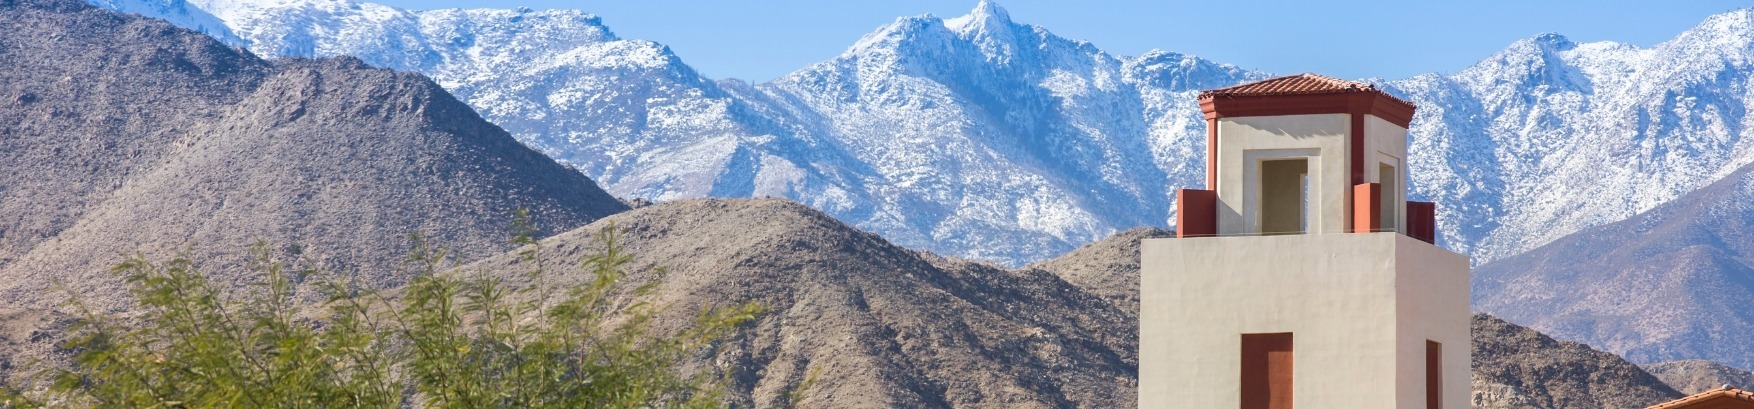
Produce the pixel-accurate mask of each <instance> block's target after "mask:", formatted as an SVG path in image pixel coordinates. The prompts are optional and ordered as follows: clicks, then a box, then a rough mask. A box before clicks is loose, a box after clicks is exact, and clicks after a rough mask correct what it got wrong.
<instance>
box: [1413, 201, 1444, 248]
mask: <svg viewBox="0 0 1754 409" xmlns="http://www.w3.org/2000/svg"><path fill="white" fill-rule="evenodd" d="M1407 236H1408V237H1412V238H1415V239H1419V240H1422V241H1425V242H1426V243H1431V244H1437V203H1432V202H1407Z"/></svg>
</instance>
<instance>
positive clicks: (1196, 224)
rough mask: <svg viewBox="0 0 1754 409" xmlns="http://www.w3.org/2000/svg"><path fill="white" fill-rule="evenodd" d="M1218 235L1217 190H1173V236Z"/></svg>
mask: <svg viewBox="0 0 1754 409" xmlns="http://www.w3.org/2000/svg"><path fill="white" fill-rule="evenodd" d="M1216 235H1218V192H1217V191H1213V190H1202V189H1177V190H1176V191H1175V236H1176V237H1211V236H1216Z"/></svg>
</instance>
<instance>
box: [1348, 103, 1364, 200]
mask: <svg viewBox="0 0 1754 409" xmlns="http://www.w3.org/2000/svg"><path fill="white" fill-rule="evenodd" d="M1351 145H1352V149H1351V150H1352V152H1351V153H1352V158H1351V159H1352V160H1351V161H1350V162H1352V184H1354V185H1356V184H1359V183H1364V114H1360V113H1354V114H1352V143H1351Z"/></svg>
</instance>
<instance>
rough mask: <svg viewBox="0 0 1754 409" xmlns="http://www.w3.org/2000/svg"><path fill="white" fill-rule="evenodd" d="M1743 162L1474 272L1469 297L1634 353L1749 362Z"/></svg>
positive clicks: (1750, 252) (1751, 282) (1655, 358)
mask: <svg viewBox="0 0 1754 409" xmlns="http://www.w3.org/2000/svg"><path fill="white" fill-rule="evenodd" d="M1751 257H1754V166H1747V167H1743V168H1742V169H1741V170H1738V171H1736V172H1735V173H1733V174H1731V175H1729V176H1728V177H1725V178H1724V179H1723V180H1720V181H1718V182H1716V183H1713V184H1711V185H1709V186H1706V187H1704V188H1701V189H1699V190H1697V191H1694V192H1692V193H1689V194H1687V195H1686V196H1683V197H1681V198H1680V199H1676V200H1675V201H1672V202H1669V203H1667V204H1664V205H1662V206H1659V207H1657V208H1655V209H1652V210H1651V211H1648V212H1645V213H1642V214H1639V215H1638V216H1635V217H1633V218H1631V219H1627V220H1623V221H1620V222H1616V223H1612V224H1608V225H1604V226H1599V227H1595V228H1591V229H1588V230H1585V231H1583V232H1579V233H1577V234H1573V235H1571V236H1567V237H1566V238H1564V239H1560V240H1558V241H1555V242H1553V243H1551V244H1548V245H1546V246H1542V247H1541V248H1537V249H1535V250H1533V251H1530V252H1528V253H1525V254H1522V255H1518V256H1515V257H1510V258H1506V259H1504V260H1500V261H1497V262H1493V263H1489V264H1486V265H1483V266H1480V268H1478V269H1476V271H1475V272H1474V294H1473V295H1474V306H1475V308H1476V309H1478V310H1480V311H1484V312H1488V313H1491V314H1493V315H1496V316H1499V317H1503V318H1504V319H1507V320H1512V321H1516V322H1519V323H1523V324H1526V325H1528V326H1529V327H1531V328H1535V329H1537V330H1540V331H1541V332H1543V333H1547V334H1550V335H1553V336H1554V337H1557V338H1560V339H1569V340H1577V341H1579V342H1584V343H1588V344H1590V345H1594V346H1596V347H1599V348H1602V349H1604V350H1607V351H1610V352H1614V353H1617V354H1621V355H1623V356H1626V357H1627V359H1629V360H1631V361H1633V362H1638V363H1655V362H1664V361H1672V360H1680V359H1708V360H1712V361H1717V362H1723V363H1726V364H1730V365H1734V366H1742V367H1746V366H1750V365H1754V266H1751V265H1750V264H1749V261H1748V260H1750V258H1751Z"/></svg>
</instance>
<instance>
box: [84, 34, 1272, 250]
mask: <svg viewBox="0 0 1754 409" xmlns="http://www.w3.org/2000/svg"><path fill="white" fill-rule="evenodd" d="M109 1H118V2H119V1H127V0H109ZM132 1H136V2H139V3H145V4H146V6H131V8H129V7H116V6H113V5H112V6H110V7H111V8H118V9H123V10H130V9H143V8H148V7H152V6H153V5H154V4H156V3H157V2H163V1H166V0H132ZM177 1H180V0H177ZM190 1H191V2H192V3H194V4H195V5H196V6H197V7H199V8H200V10H204V11H206V12H210V13H212V14H213V15H215V16H218V18H219V19H222V20H224V21H225V22H226V23H227V24H229V25H230V26H231V28H232V31H233V32H235V33H238V35H239V36H241V37H242V38H243V39H244V42H245V44H247V46H248V47H249V48H250V49H251V50H253V51H255V52H257V53H258V54H262V55H265V56H295V57H304V56H329V55H341V54H346V55H353V56H356V57H359V58H361V59H363V60H365V61H367V62H369V63H372V64H376V65H380V66H385V67H391V68H396V69H405V70H415V71H420V72H423V73H426V74H427V75H429V76H431V77H433V78H434V79H435V80H436V81H438V82H439V83H440V84H441V85H444V86H445V87H446V88H448V89H450V90H451V91H452V92H453V93H455V94H456V95H457V96H458V97H459V98H460V99H462V100H464V101H466V102H468V103H469V104H470V105H471V106H474V107H476V109H477V110H479V111H480V112H481V113H482V115H483V116H484V117H486V118H488V119H489V120H491V121H493V122H495V123H497V124H499V125H501V126H502V127H504V128H506V129H507V130H508V131H511V132H512V133H513V134H514V135H517V136H518V137H519V139H520V140H523V141H524V142H525V143H527V144H529V145H531V146H534V147H536V148H538V149H540V150H542V151H544V152H546V153H548V154H549V155H551V156H553V157H555V158H557V159H559V160H561V161H563V162H566V163H569V164H572V165H574V166H577V167H579V168H581V169H582V170H584V171H585V172H586V173H587V174H589V175H591V176H592V177H593V178H595V179H596V180H598V181H599V182H600V183H602V184H603V185H604V186H605V187H606V188H607V189H609V190H610V191H612V192H614V193H616V194H618V195H623V196H632V197H643V198H650V199H656V200H669V199H676V198H683V197H699V196H784V197H788V198H792V199H796V200H799V201H802V202H805V203H808V204H810V205H812V206H815V207H817V208H821V209H823V210H825V211H828V212H830V213H831V214H834V215H835V216H837V217H839V218H841V219H843V220H846V221H848V222H850V223H853V224H856V225H858V226H860V227H862V228H865V229H868V230H872V231H876V232H879V233H881V234H884V235H885V236H887V237H889V238H890V239H891V240H894V241H896V242H898V243H901V244H904V245H908V246H912V247H916V248H926V249H930V250H934V251H938V252H942V253H947V254H954V255H960V256H967V257H975V258H982V259H988V260H995V261H1000V262H1004V263H1009V264H1019V263H1022V262H1026V261H1031V260H1038V259H1043V258H1046V257H1048V256H1051V255H1055V254H1058V253H1061V252H1064V251H1067V250H1069V249H1071V248H1073V247H1075V246H1077V245H1079V244H1083V243H1086V242H1090V241H1094V240H1097V239H1100V238H1102V237H1106V236H1107V235H1109V234H1112V233H1113V232H1115V231H1118V229H1122V228H1126V227H1131V226H1138V225H1157V226H1162V225H1165V224H1166V222H1167V220H1168V219H1170V216H1171V215H1170V214H1169V212H1170V206H1169V199H1170V197H1169V195H1168V188H1167V187H1169V186H1179V185H1189V184H1191V183H1194V182H1195V181H1196V180H1197V177H1196V176H1197V175H1199V174H1201V173H1202V172H1203V171H1204V164H1203V163H1200V162H1198V161H1190V160H1189V158H1197V157H1199V155H1198V152H1200V151H1202V150H1203V149H1204V147H1203V145H1200V144H1203V139H1202V138H1201V137H1198V135H1201V134H1200V132H1201V131H1200V130H1199V129H1200V128H1199V127H1200V126H1202V123H1201V122H1200V121H1199V120H1198V112H1197V109H1196V108H1195V105H1194V103H1193V99H1192V97H1193V93H1194V92H1195V91H1197V90H1199V89H1202V88H1211V87H1217V86H1223V85H1229V84H1233V83H1236V82H1239V81H1243V80H1248V79H1259V78H1264V76H1262V75H1261V74H1259V73H1253V72H1249V71H1245V70H1241V69H1238V68H1236V67H1232V66H1226V65H1220V64H1215V63H1212V62H1209V61H1205V60H1200V59H1198V58H1193V57H1188V56H1183V55H1180V54H1175V53H1168V52H1152V53H1148V54H1146V55H1144V56H1140V57H1123V56H1114V55H1110V54H1107V53H1105V52H1103V51H1101V50H1100V49H1097V48H1096V47H1095V46H1093V45H1091V44H1089V43H1085V42H1079V41H1072V40H1067V39H1064V38H1060V37H1057V36H1054V35H1052V34H1051V33H1049V32H1048V31H1047V30H1046V29H1043V28H1041V27H1036V26H1029V25H1023V24H1018V23H1015V22H1012V21H1011V20H1010V18H1009V16H1008V15H1007V14H1006V13H1005V11H1004V10H1003V9H1001V8H999V7H998V6H997V5H994V4H991V3H981V4H980V5H979V7H977V8H976V9H975V10H974V11H973V12H971V13H970V14H969V15H967V16H962V17H959V18H954V19H941V18H937V17H933V16H919V17H906V18H901V19H898V20H896V21H895V22H894V23H892V24H889V25H886V26H884V27H882V28H880V29H878V30H877V31H876V32H874V33H872V34H870V35H868V36H866V38H865V39H863V40H861V41H860V42H859V43H858V44H855V45H854V46H853V47H851V48H850V49H848V50H847V51H846V52H845V53H843V54H842V55H841V56H839V57H836V58H835V59H833V60H830V61H827V62H823V63H820V64H816V65H813V66H811V67H808V68H806V69H804V70H801V71H799V72H797V73H794V74H792V75H788V76H786V77H784V78H781V79H778V80H776V81H773V82H771V83H767V84H748V83H745V82H742V81H737V80H723V81H712V80H709V79H706V78H703V77H701V76H700V75H699V74H698V73H696V72H695V71H694V70H693V69H692V68H690V67H689V66H687V65H686V64H684V63H682V61H681V60H680V59H679V58H677V57H676V56H675V55H674V54H672V53H671V52H670V51H669V49H667V48H665V47H664V46H662V45H659V44H655V43H651V42H647V41H639V40H624V39H620V38H618V37H616V36H615V35H614V34H613V33H612V32H611V31H609V30H608V28H606V27H604V26H603V25H602V23H601V21H600V20H599V19H597V18H596V17H595V16H591V15H589V14H585V13H582V12H576V11H566V10H550V11H531V10H433V11H409V10H402V9H396V8H391V7H387V6H382V5H376V4H371V3H361V2H355V1H349V0H278V1H271V2H258V1H251V2H244V1H236V0H190ZM100 5H104V4H101V3H100Z"/></svg>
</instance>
